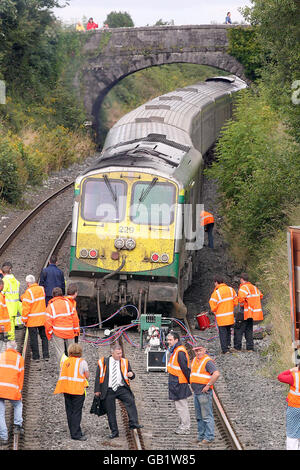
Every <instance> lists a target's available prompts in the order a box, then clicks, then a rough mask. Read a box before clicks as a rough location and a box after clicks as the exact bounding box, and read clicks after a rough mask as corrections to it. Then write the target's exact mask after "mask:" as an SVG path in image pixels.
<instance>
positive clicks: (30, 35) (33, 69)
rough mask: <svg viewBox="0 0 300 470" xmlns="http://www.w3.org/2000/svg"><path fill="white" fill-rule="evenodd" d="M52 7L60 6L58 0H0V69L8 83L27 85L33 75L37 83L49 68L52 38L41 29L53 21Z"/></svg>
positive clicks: (2, 76) (51, 54) (50, 24)
mask: <svg viewBox="0 0 300 470" xmlns="http://www.w3.org/2000/svg"><path fill="white" fill-rule="evenodd" d="M53 7H61V5H60V3H59V0H1V2H0V31H1V33H0V34H1V41H0V70H1V78H4V79H5V80H6V82H7V86H8V87H11V85H12V84H16V86H18V87H19V88H21V86H22V85H21V83H23V85H24V82H27V85H29V84H30V83H31V81H32V79H33V75H38V77H37V83H39V82H40V81H41V80H43V78H44V77H46V73H45V70H47V71H48V72H50V70H51V67H52V59H53V46H55V44H54V43H55V41H56V39H55V38H54V37H52V39H50V38H49V37H47V36H46V35H45V32H46V31H47V29H48V28H49V27H50V26H53V25H54V24H55V21H56V20H55V17H54V15H53V14H52V12H51V8H53ZM51 41H52V42H51ZM51 46H52V47H51ZM50 75H51V74H50ZM47 79H48V80H49V75H48V77H47ZM21 81H22V82H21Z"/></svg>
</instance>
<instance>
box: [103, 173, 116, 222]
mask: <svg viewBox="0 0 300 470" xmlns="http://www.w3.org/2000/svg"><path fill="white" fill-rule="evenodd" d="M103 179H104V182H105V184H106V186H107V188H108V189H109V192H110V194H111V197H112V199H113V201H114V203H115V206H116V211H117V214H116V215H117V219H119V207H118V197H117V194H116V193H115V191H114V190H113V187H112V185H111V182H110V181H109V179H108V177H107V175H103ZM117 219H116V220H117Z"/></svg>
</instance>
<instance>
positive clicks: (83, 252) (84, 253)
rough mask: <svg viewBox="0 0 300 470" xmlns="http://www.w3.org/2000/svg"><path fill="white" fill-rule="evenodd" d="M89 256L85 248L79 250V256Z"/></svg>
mask: <svg viewBox="0 0 300 470" xmlns="http://www.w3.org/2000/svg"><path fill="white" fill-rule="evenodd" d="M88 256H89V252H88V250H87V249H86V248H82V250H80V258H87V257H88Z"/></svg>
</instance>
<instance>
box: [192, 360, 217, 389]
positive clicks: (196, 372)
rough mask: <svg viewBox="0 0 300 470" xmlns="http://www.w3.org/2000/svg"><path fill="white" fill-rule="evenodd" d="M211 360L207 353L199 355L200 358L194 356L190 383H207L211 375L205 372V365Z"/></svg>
mask: <svg viewBox="0 0 300 470" xmlns="http://www.w3.org/2000/svg"><path fill="white" fill-rule="evenodd" d="M211 360H212V359H211V358H210V357H209V356H208V355H207V354H205V355H204V356H203V357H201V359H198V358H197V357H194V359H193V361H192V365H191V375H190V383H197V384H203V385H206V384H208V382H209V380H210V378H211V375H210V374H209V373H208V372H207V370H206V369H205V366H206V364H207V363H208V361H211ZM210 388H213V386H212V385H211V386H210Z"/></svg>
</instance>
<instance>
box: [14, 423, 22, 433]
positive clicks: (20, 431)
mask: <svg viewBox="0 0 300 470" xmlns="http://www.w3.org/2000/svg"><path fill="white" fill-rule="evenodd" d="M14 434H24V428H22V426H20V425H19V424H14Z"/></svg>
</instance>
